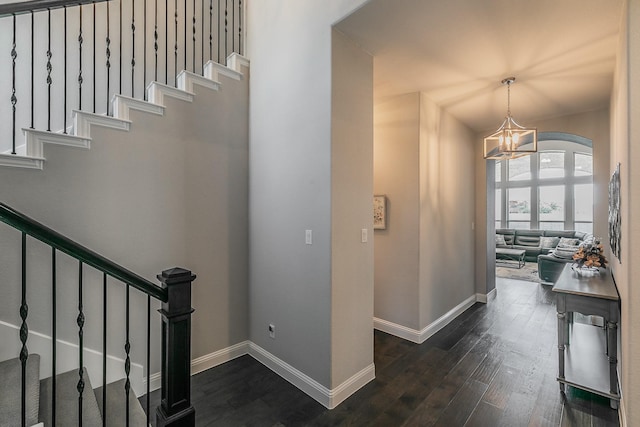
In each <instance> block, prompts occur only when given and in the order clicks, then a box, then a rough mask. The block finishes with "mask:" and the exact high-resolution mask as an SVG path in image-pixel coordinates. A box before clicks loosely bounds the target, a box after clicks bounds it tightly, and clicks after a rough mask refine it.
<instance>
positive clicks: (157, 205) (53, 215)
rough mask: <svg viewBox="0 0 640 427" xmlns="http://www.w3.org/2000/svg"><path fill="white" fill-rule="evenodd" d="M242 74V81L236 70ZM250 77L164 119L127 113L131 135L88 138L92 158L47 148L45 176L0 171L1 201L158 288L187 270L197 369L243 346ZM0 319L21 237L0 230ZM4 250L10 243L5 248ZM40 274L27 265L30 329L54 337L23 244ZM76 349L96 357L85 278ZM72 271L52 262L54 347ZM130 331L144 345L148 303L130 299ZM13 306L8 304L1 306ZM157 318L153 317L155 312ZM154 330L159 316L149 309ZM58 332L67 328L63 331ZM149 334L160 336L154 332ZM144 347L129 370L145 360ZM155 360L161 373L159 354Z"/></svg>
mask: <svg viewBox="0 0 640 427" xmlns="http://www.w3.org/2000/svg"><path fill="white" fill-rule="evenodd" d="M245 71H247V70H245ZM247 80H248V76H247V79H245V80H244V81H243V82H241V83H240V82H236V81H233V80H228V79H226V78H223V81H222V83H223V85H224V86H223V89H222V90H221V91H220V92H217V93H216V92H211V91H210V90H208V89H204V88H200V87H198V86H196V88H195V91H196V93H197V95H196V98H195V102H194V103H191V104H189V103H184V102H182V101H177V100H173V99H166V101H165V102H166V105H167V109H166V114H165V116H164V117H159V116H151V115H146V114H144V113H139V112H132V121H133V124H132V128H131V131H130V132H128V133H127V132H121V131H116V130H109V129H105V128H100V127H96V126H94V127H92V142H91V149H90V150H82V149H74V148H68V147H62V146H53V145H46V146H45V157H46V158H47V161H46V164H45V168H44V170H42V171H34V170H24V169H14V168H6V167H3V168H0V197H1V200H2V201H3V202H4V203H7V204H9V205H11V206H13V207H15V208H16V209H18V210H20V211H23V212H24V213H26V214H27V215H29V216H32V217H33V218H35V219H36V220H38V221H41V222H43V223H44V224H46V225H48V226H50V227H52V228H53V229H55V230H58V231H59V232H61V233H63V234H65V235H67V236H69V237H70V238H72V239H74V240H76V241H78V242H79V243H81V244H83V245H86V246H88V247H89V248H91V249H93V250H94V251H96V252H98V253H100V254H102V255H104V256H106V257H107V258H110V259H112V260H114V261H115V262H117V263H120V264H121V265H123V266H124V267H126V268H129V269H131V270H133V271H134V272H136V273H138V274H139V275H141V276H143V277H146V278H147V279H150V280H152V281H154V282H156V279H155V275H156V274H158V273H160V272H161V271H162V270H163V269H166V268H170V267H173V266H181V267H185V268H189V269H191V270H193V272H195V273H196V274H197V276H198V277H197V279H196V281H195V282H194V285H193V307H194V308H195V310H196V311H195V313H194V316H193V328H192V332H193V345H192V356H193V357H194V358H196V357H199V356H202V355H205V354H209V353H212V352H214V351H217V350H220V349H222V348H226V347H228V346H230V345H233V344H236V343H238V342H242V341H244V340H246V339H247V338H248V326H247V310H248V297H247V290H248V284H247V280H248V278H247V273H246V271H247V267H248V233H247V229H246V223H247V217H248V182H247V180H248V179H247V164H248V152H247V148H248V131H247V129H248V123H247V117H248V81H247ZM0 233H1V237H0V246H1V252H0V253H1V254H2V257H0V270H1V271H2V273H3V282H4V285H3V286H2V287H0V300H2V301H3V304H2V306H0V320H4V321H9V322H11V323H13V324H16V323H17V321H18V320H19V319H18V316H17V309H18V307H19V300H20V289H19V283H20V282H19V263H17V259H18V258H17V257H18V256H19V246H15V245H14V243H15V242H16V240H17V239H19V234H18V233H16V232H15V231H14V230H12V229H9V227H7V226H5V225H4V224H2V225H0ZM10 243H11V244H10ZM29 247H30V248H31V249H30V250H32V251H33V252H34V253H36V256H38V257H39V258H41V259H42V260H44V262H45V266H42V267H37V266H36V264H35V263H33V264H31V265H30V269H29V272H28V278H29V286H30V288H29V293H28V298H29V305H30V307H31V310H30V317H29V325H30V329H31V330H33V331H38V332H42V333H45V334H51V330H50V329H51V328H50V323H49V316H50V307H49V306H48V305H49V304H50V300H51V296H50V292H49V287H50V279H49V277H50V267H49V260H50V253H49V251H48V250H47V249H46V248H45V247H43V246H41V245H38V244H37V243H30V245H29ZM86 270H87V272H86V278H85V285H86V290H85V295H84V299H85V310H86V317H87V325H86V326H85V330H86V331H87V332H86V335H85V336H86V341H85V345H87V346H89V347H92V348H95V349H100V348H101V345H100V344H99V343H100V334H97V335H92V334H91V331H92V330H93V331H94V333H97V331H100V327H101V316H102V305H101V302H100V301H101V299H100V298H99V297H98V295H101V276H100V275H99V274H97V273H96V272H94V271H92V270H91V269H90V268H87V269H86ZM76 284H77V264H76V263H74V262H72V261H71V260H69V259H68V258H66V257H65V256H60V257H59V279H58V286H59V287H60V289H61V294H60V295H63V296H64V297H65V298H64V299H63V298H62V297H61V296H59V299H58V301H59V307H58V309H59V313H60V316H61V319H60V324H59V327H58V333H59V338H61V339H67V340H70V341H72V342H75V341H76V340H77V332H76V327H75V316H76V315H77V309H76V306H77V296H76V293H77V285H76ZM111 288H112V289H111V290H110V294H109V301H110V305H109V316H110V320H111V321H112V322H113V324H114V326H115V328H114V329H113V330H112V332H111V334H112V335H110V338H109V341H110V342H111V343H112V345H113V348H114V350H113V352H111V351H110V352H111V353H113V354H117V353H118V352H121V351H122V350H121V348H122V346H123V345H124V340H123V339H122V336H123V334H124V328H123V324H124V314H123V311H122V310H121V309H119V308H118V306H119V305H122V304H123V302H124V292H123V286H121V285H119V284H117V283H113V286H111ZM132 298H133V299H132V310H131V312H132V322H137V321H140V322H143V323H140V324H138V327H140V328H141V329H139V330H136V331H134V332H133V333H134V338H135V337H138V338H140V337H144V334H145V333H146V332H145V331H146V326H144V325H145V323H144V315H145V314H146V298H144V297H140V296H137V295H136V293H135V292H134V293H133V295H132ZM9 301H10V302H11V303H10V304H6V302H9ZM154 308H155V307H154ZM152 313H153V314H152V315H153V316H154V324H157V323H158V319H157V314H156V312H155V310H154V309H153V308H152ZM65 328H68V329H67V330H65ZM156 332H157V331H156ZM143 343H144V341H137V343H136V342H135V341H134V348H133V353H134V359H137V360H138V361H141V360H144V359H143V357H144V344H143ZM154 349H155V350H154V354H153V355H152V365H153V368H152V370H151V372H156V371H158V366H159V353H158V352H157V343H156V344H154Z"/></svg>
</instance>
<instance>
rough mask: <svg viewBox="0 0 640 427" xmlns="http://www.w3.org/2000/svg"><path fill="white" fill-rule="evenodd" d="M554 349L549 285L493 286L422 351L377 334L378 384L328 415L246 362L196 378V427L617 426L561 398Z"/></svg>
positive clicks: (587, 398)
mask: <svg viewBox="0 0 640 427" xmlns="http://www.w3.org/2000/svg"><path fill="white" fill-rule="evenodd" d="M556 345H557V343H556V311H555V305H554V299H553V295H552V292H551V289H550V287H547V286H541V285H539V284H537V283H531V282H524V281H518V280H509V279H498V283H497V294H496V296H495V299H493V300H491V301H489V304H487V305H485V304H475V305H474V306H473V307H471V308H470V309H468V310H467V311H466V312H464V313H463V314H462V315H461V316H459V317H458V318H456V319H455V320H454V321H453V322H452V323H450V324H449V325H448V326H447V327H446V328H444V329H443V330H441V331H440V332H438V333H437V334H436V335H434V336H433V337H431V338H430V339H429V340H427V341H426V342H425V343H423V344H421V345H417V344H413V343H411V342H408V341H405V340H402V339H400V338H396V337H394V336H392V335H388V334H385V333H383V332H379V331H376V332H375V366H376V379H375V380H374V381H372V382H371V383H369V384H368V385H366V386H365V387H363V388H362V389H361V390H359V391H358V392H357V393H355V394H354V395H352V396H351V397H350V398H349V399H347V400H346V401H344V402H343V403H342V404H341V405H339V406H338V407H337V408H335V409H333V410H331V411H329V410H327V409H326V408H324V407H323V406H322V405H320V404H318V403H316V402H315V401H314V400H313V399H311V398H310V397H308V396H307V395H305V394H304V393H302V392H301V391H299V390H298V389H296V388H295V387H293V386H292V385H290V384H289V383H288V382H286V381H285V380H283V379H282V378H280V377H279V376H277V375H276V374H274V373H273V372H271V371H270V370H269V369H267V368H265V367H264V366H263V365H261V364H260V363H258V362H256V361H255V360H254V359H253V358H251V357H250V356H243V357H240V358H238V359H235V360H233V361H230V362H227V363H225V364H223V365H221V366H218V367H216V368H213V369H210V370H208V371H205V372H203V373H200V374H198V375H195V376H194V377H193V381H192V402H193V405H194V407H195V408H196V421H197V422H196V424H197V425H198V426H431V425H434V426H449V427H452V426H491V427H492V426H508V427H515V426H580V427H582V426H594V427H596V426H617V425H618V416H617V412H616V411H615V410H612V409H610V408H609V401H608V399H603V398H600V397H597V396H594V395H591V394H589V393H585V392H581V391H580V390H577V389H573V388H571V387H569V388H568V390H567V394H566V397H565V396H563V395H562V394H561V393H560V390H559V387H558V383H557V381H556V374H557V366H558V361H557V346H556ZM151 400H152V410H153V414H155V409H154V405H157V403H158V400H159V393H158V392H154V393H152V396H151ZM143 402H144V399H143ZM152 418H155V415H154V416H153V417H152ZM153 421H154V423H155V420H153Z"/></svg>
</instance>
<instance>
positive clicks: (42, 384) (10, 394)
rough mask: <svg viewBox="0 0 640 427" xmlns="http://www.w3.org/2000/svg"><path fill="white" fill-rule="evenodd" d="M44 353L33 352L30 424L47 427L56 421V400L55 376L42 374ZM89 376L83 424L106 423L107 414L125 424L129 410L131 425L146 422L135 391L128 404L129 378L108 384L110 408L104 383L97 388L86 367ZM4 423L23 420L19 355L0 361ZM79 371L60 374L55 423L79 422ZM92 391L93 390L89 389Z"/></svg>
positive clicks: (29, 371)
mask: <svg viewBox="0 0 640 427" xmlns="http://www.w3.org/2000/svg"><path fill="white" fill-rule="evenodd" d="M39 361H40V357H39V355H37V354H32V355H30V356H29V361H28V363H27V370H26V380H27V393H26V396H27V401H26V425H27V426H33V425H38V423H42V424H41V425H42V426H44V427H49V426H52V425H54V424H53V421H54V419H53V417H54V414H53V413H54V411H53V404H52V390H53V379H52V377H48V378H44V379H42V380H39V378H40V365H39ZM83 374H84V378H85V392H84V393H83V395H82V425H83V426H87V427H90V426H102V425H103V417H104V419H105V424H104V425H107V426H124V425H127V422H126V421H125V420H126V418H127V412H128V414H129V417H128V418H129V423H128V425H129V426H132V427H138V426H145V425H146V415H145V412H144V410H143V409H142V406H141V405H140V403H139V402H138V400H137V399H136V397H135V396H134V395H133V393H131V394H130V395H129V407H128V409H127V405H126V404H125V401H126V395H125V386H124V385H125V380H124V379H122V380H119V381H116V382H113V383H111V384H109V385H107V399H106V404H107V408H106V410H105V408H103V407H102V403H103V399H102V396H103V392H104V391H103V387H98V388H96V389H93V387H92V385H91V381H90V380H89V375H88V373H87V371H86V369H85V370H84V371H83ZM0 378H2V380H3V381H2V382H1V383H0V396H2V397H0V426H3V427H4V426H13V425H19V420H20V408H21V402H20V392H19V390H17V389H16V386H15V385H16V384H19V383H20V381H21V363H20V359H18V358H15V359H11V360H6V361H4V362H0ZM77 380H78V371H77V370H72V371H68V372H65V373H62V374H58V375H56V380H55V383H56V409H55V425H59V426H76V425H79V424H80V423H79V422H78V419H79V418H78V417H79V411H78V391H77ZM87 391H89V392H87Z"/></svg>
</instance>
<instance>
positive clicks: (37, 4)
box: [0, 0, 109, 17]
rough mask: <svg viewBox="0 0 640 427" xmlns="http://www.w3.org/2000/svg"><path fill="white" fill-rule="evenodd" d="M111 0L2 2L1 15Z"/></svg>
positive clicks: (0, 6)
mask: <svg viewBox="0 0 640 427" xmlns="http://www.w3.org/2000/svg"><path fill="white" fill-rule="evenodd" d="M105 1H109V0H29V1H23V2H15V3H6V4H0V17H3V16H10V15H20V14H22V13H29V12H38V11H41V10H52V9H60V8H61V7H65V6H79V5H81V4H87V3H102V2H105Z"/></svg>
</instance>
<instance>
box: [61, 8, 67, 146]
mask: <svg viewBox="0 0 640 427" xmlns="http://www.w3.org/2000/svg"><path fill="white" fill-rule="evenodd" d="M63 74H64V89H63V90H64V100H63V106H62V116H63V118H62V133H64V134H66V133H67V6H66V5H65V6H64V70H63Z"/></svg>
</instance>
